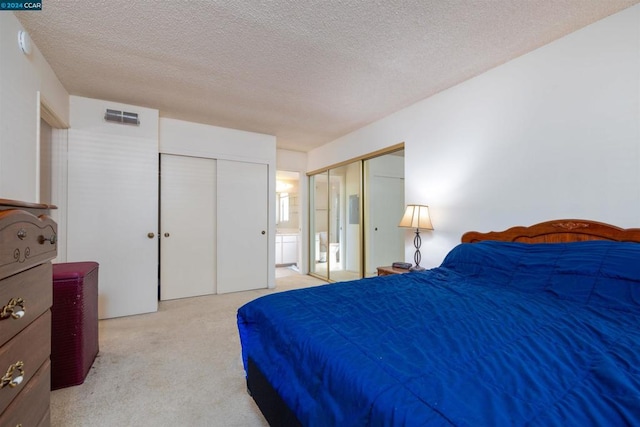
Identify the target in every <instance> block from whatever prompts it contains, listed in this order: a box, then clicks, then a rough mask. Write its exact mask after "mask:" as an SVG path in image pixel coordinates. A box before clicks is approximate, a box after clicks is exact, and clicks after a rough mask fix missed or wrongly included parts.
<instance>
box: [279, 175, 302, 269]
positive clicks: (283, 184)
mask: <svg viewBox="0 0 640 427" xmlns="http://www.w3.org/2000/svg"><path fill="white" fill-rule="evenodd" d="M300 214H301V209H300V173H299V172H293V171H285V170H278V171H276V239H275V243H276V251H275V264H276V277H283V276H288V275H292V274H299V272H300V270H299V267H300V252H301V251H300V249H301V248H300V241H301V239H300V226H301V222H302V221H301V218H300Z"/></svg>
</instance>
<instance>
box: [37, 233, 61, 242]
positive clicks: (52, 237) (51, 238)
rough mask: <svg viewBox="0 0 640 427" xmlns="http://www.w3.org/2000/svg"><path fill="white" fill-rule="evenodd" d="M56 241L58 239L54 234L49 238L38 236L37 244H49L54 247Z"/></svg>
mask: <svg viewBox="0 0 640 427" xmlns="http://www.w3.org/2000/svg"><path fill="white" fill-rule="evenodd" d="M57 240H58V238H57V236H56V235H55V234H52V235H51V237H44V236H38V243H40V244H41V245H42V244H44V242H49V243H51V244H52V245H55V244H56V241H57Z"/></svg>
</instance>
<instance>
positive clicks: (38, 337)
mask: <svg viewBox="0 0 640 427" xmlns="http://www.w3.org/2000/svg"><path fill="white" fill-rule="evenodd" d="M51 208H55V207H54V206H49V205H40V204H29V203H22V202H17V201H12V200H5V199H0V376H1V379H0V426H12V427H13V426H22V427H28V426H49V424H50V417H49V397H50V390H51V379H50V378H51V375H50V361H49V356H50V354H51V304H52V300H53V287H52V280H53V278H52V268H51V260H52V259H53V258H55V257H56V253H57V246H58V245H57V225H56V223H55V222H54V221H53V220H52V219H51V218H50V217H49V216H47V215H46V212H48V209H51Z"/></svg>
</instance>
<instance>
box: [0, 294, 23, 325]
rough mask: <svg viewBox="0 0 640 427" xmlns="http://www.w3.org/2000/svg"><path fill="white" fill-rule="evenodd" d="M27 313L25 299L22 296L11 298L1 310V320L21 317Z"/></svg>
mask: <svg viewBox="0 0 640 427" xmlns="http://www.w3.org/2000/svg"><path fill="white" fill-rule="evenodd" d="M24 314H25V307H24V300H23V299H22V298H11V300H10V301H9V302H8V303H7V305H5V306H4V307H3V308H2V311H0V320H4V319H8V318H9V317H11V318H12V319H20V318H22V317H23V316H24Z"/></svg>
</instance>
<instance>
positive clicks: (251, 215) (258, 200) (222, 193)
mask: <svg viewBox="0 0 640 427" xmlns="http://www.w3.org/2000/svg"><path fill="white" fill-rule="evenodd" d="M217 166H218V182H217V188H218V191H217V196H218V207H217V208H218V210H217V219H218V225H217V233H218V274H217V276H218V280H217V285H218V293H219V294H220V293H226V292H235V291H245V290H249V289H260V288H266V287H267V286H268V269H269V264H268V258H269V230H268V190H269V181H268V166H267V165H266V164H257V163H245V162H235V161H228V160H218V164H217Z"/></svg>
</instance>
